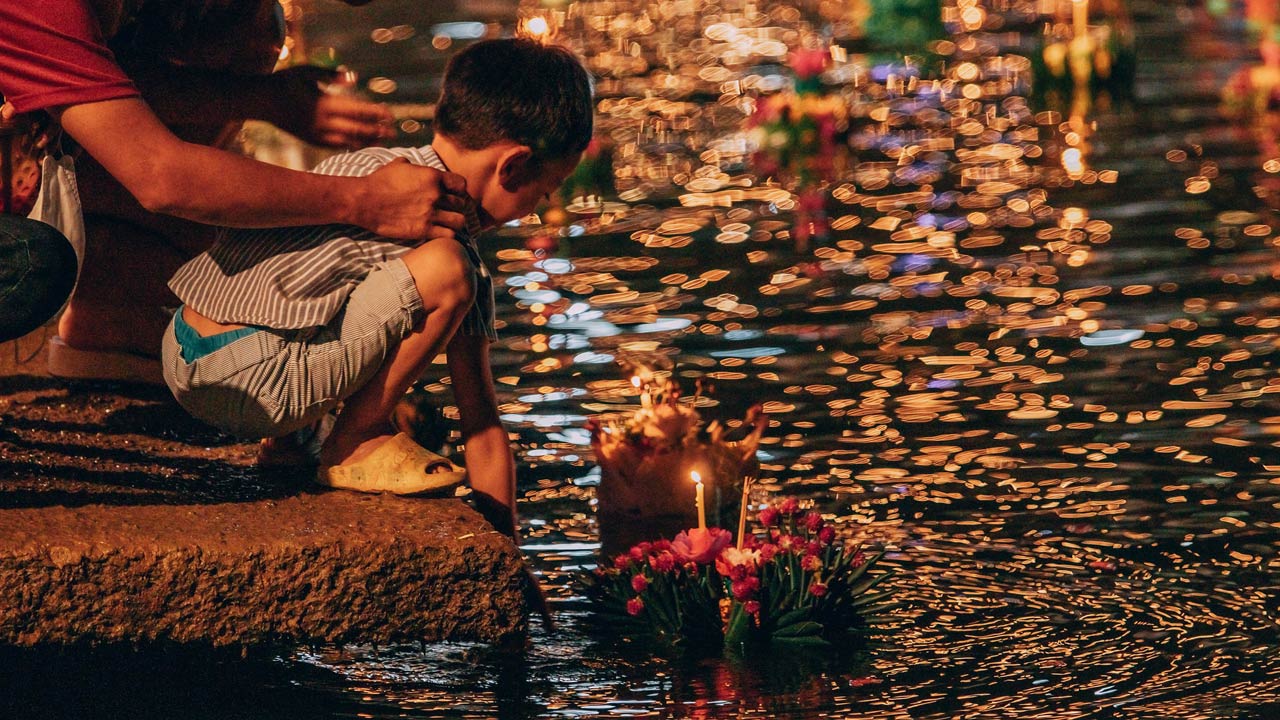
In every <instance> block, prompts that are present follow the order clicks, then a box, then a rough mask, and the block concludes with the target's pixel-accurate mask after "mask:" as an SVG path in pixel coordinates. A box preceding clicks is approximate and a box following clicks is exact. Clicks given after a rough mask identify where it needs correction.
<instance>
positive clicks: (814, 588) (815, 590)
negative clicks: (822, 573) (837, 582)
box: [809, 580, 827, 597]
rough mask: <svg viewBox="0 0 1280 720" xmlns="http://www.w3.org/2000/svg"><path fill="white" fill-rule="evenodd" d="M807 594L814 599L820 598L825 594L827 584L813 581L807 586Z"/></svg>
mask: <svg viewBox="0 0 1280 720" xmlns="http://www.w3.org/2000/svg"><path fill="white" fill-rule="evenodd" d="M809 594H810V595H812V596H814V597H822V596H823V595H826V594H827V584H826V583H820V582H818V581H816V580H815V581H814V582H813V583H811V584H810V585H809Z"/></svg>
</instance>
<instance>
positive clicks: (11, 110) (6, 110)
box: [0, 102, 18, 120]
mask: <svg viewBox="0 0 1280 720" xmlns="http://www.w3.org/2000/svg"><path fill="white" fill-rule="evenodd" d="M17 114H18V109H17V108H15V107H14V106H13V103H8V102H7V103H5V104H3V105H0V120H12V119H13V116H14V115H17Z"/></svg>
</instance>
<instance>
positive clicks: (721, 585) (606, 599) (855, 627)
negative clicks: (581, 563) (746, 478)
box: [582, 499, 894, 652]
mask: <svg viewBox="0 0 1280 720" xmlns="http://www.w3.org/2000/svg"><path fill="white" fill-rule="evenodd" d="M758 521H759V524H760V525H761V526H762V528H761V530H762V532H761V533H759V534H751V535H747V536H745V537H742V538H741V540H740V542H737V543H735V542H734V538H733V534H732V533H731V532H729V531H728V530H722V529H720V528H715V527H711V528H705V529H701V528H692V529H689V530H685V531H683V532H681V533H679V534H677V535H676V536H675V537H674V538H673V539H671V540H656V541H653V542H642V543H639V544H636V545H634V546H632V547H631V548H630V550H628V551H627V552H624V553H621V554H618V555H616V556H615V557H613V558H611V559H610V560H609V561H608V562H607V563H605V564H604V565H603V566H602V567H599V568H597V569H596V570H595V571H593V572H592V573H589V574H586V575H584V576H582V582H583V585H584V587H585V589H586V592H587V594H588V595H589V596H590V597H591V598H592V599H593V600H594V601H595V603H596V605H597V607H598V609H599V611H600V613H601V615H602V618H603V619H605V620H606V621H607V622H609V623H610V624H611V625H613V626H615V627H621V628H623V629H624V632H625V634H626V635H627V636H628V637H633V638H648V639H651V640H654V641H656V642H658V643H659V644H661V645H666V646H670V647H674V648H679V649H688V650H694V651H708V650H716V649H720V648H725V649H728V650H732V651H735V652H741V651H750V650H751V649H753V648H761V647H765V646H770V647H780V646H793V647H814V646H829V645H840V644H841V643H846V642H849V641H852V640H856V639H857V638H858V636H860V635H861V634H864V633H865V631H866V630H867V628H868V627H869V625H870V624H871V623H872V622H873V621H874V620H875V618H876V617H878V616H883V615H884V614H885V613H887V612H889V611H890V610H891V609H892V608H893V607H894V603H893V602H892V601H891V599H890V596H891V592H890V591H884V590H882V589H877V588H878V587H879V586H880V585H881V583H883V582H884V581H885V580H886V579H887V578H889V577H890V576H891V574H892V573H891V572H887V571H886V572H878V571H877V572H872V570H873V569H874V568H875V566H876V563H877V561H878V560H879V559H880V558H881V556H882V555H883V553H875V554H868V553H867V552H866V551H864V550H863V549H862V548H861V547H859V546H856V545H847V544H845V543H844V542H842V541H840V540H839V539H838V538H837V536H836V530H835V527H834V526H833V525H831V524H830V523H828V522H826V521H825V520H824V519H823V518H822V516H821V515H820V514H819V513H817V512H812V511H809V512H804V511H802V510H801V509H800V507H799V504H798V503H797V502H796V501H795V500H794V499H788V500H785V501H783V502H781V503H777V504H770V505H767V506H766V507H765V508H764V509H763V510H761V511H760V513H759V516H758Z"/></svg>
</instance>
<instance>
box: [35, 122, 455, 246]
mask: <svg viewBox="0 0 1280 720" xmlns="http://www.w3.org/2000/svg"><path fill="white" fill-rule="evenodd" d="M57 114H58V115H59V120H60V122H61V124H62V127H63V128H64V129H65V130H66V131H67V132H68V133H70V134H71V136H72V137H73V138H75V140H76V142H78V143H79V144H80V145H81V146H82V147H84V149H85V150H86V151H87V152H88V153H89V154H90V155H92V156H93V157H94V159H95V160H97V161H98V162H99V163H101V164H102V166H103V167H104V168H106V170H107V172H109V173H111V175H112V176H113V177H115V178H116V180H118V181H120V183H121V184H122V185H124V186H125V188H126V189H128V190H129V192H130V193H131V194H132V195H133V196H134V197H135V198H137V200H138V202H139V203H141V204H142V206H143V207H145V208H146V209H148V210H150V211H152V212H158V213H164V214H168V215H174V216H177V217H181V218H185V219H187V220H193V221H196V222H202V223H208V224H213V225H225V226H228V227H243V228H256V227H282V226H292V225H317V224H324V223H341V224H348V225H357V226H360V227H363V228H366V229H369V230H372V231H374V232H376V233H378V234H380V235H383V236H386V237H391V238H403V239H421V238H427V237H449V236H452V235H453V233H454V231H455V230H461V229H462V228H464V227H465V225H466V218H465V217H464V216H463V214H462V213H461V212H458V210H460V209H461V208H462V207H463V206H464V201H463V200H462V199H461V198H460V197H455V196H460V195H461V194H462V193H464V192H465V185H466V184H465V181H463V180H462V178H461V177H460V176H457V175H453V174H447V173H442V172H440V171H438V170H434V169H432V168H427V167H420V166H413V165H410V164H408V163H407V162H399V161H397V162H392V163H389V164H388V165H386V166H385V167H383V168H381V169H379V170H377V171H376V172H374V173H372V174H370V175H367V176H365V177H361V178H343V177H332V176H325V175H317V174H313V173H305V172H298V171H295V170H286V169H284V168H279V167H275V166H272V165H268V164H266V163H261V162H257V161H255V160H250V159H248V158H245V157H241V156H238V155H234V154H232V153H229V152H224V151H221V150H216V149H214V148H210V147H205V146H203V145H196V144H193V143H188V142H184V141H182V140H181V139H179V138H178V137H177V136H175V135H174V134H173V133H172V132H170V131H169V130H168V128H166V127H165V126H164V125H163V124H161V122H160V120H159V119H158V118H156V116H155V114H154V113H152V112H151V110H150V108H148V107H147V105H146V103H144V102H143V101H142V100H141V99H139V98H136V97H131V98H120V99H114V100H104V101H101V102H92V103H84V104H79V105H71V106H69V107H66V108H63V109H62V110H61V112H60V113H57Z"/></svg>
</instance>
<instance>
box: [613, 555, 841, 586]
mask: <svg viewBox="0 0 1280 720" xmlns="http://www.w3.org/2000/svg"><path fill="white" fill-rule="evenodd" d="M800 567H802V568H804V569H805V570H808V571H809V572H814V571H815V570H821V569H822V558H820V557H818V556H817V555H805V556H804V559H803V560H801V561H800ZM637 577H639V576H637ZM632 584H633V585H634V584H635V583H634V582H633V583H632Z"/></svg>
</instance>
